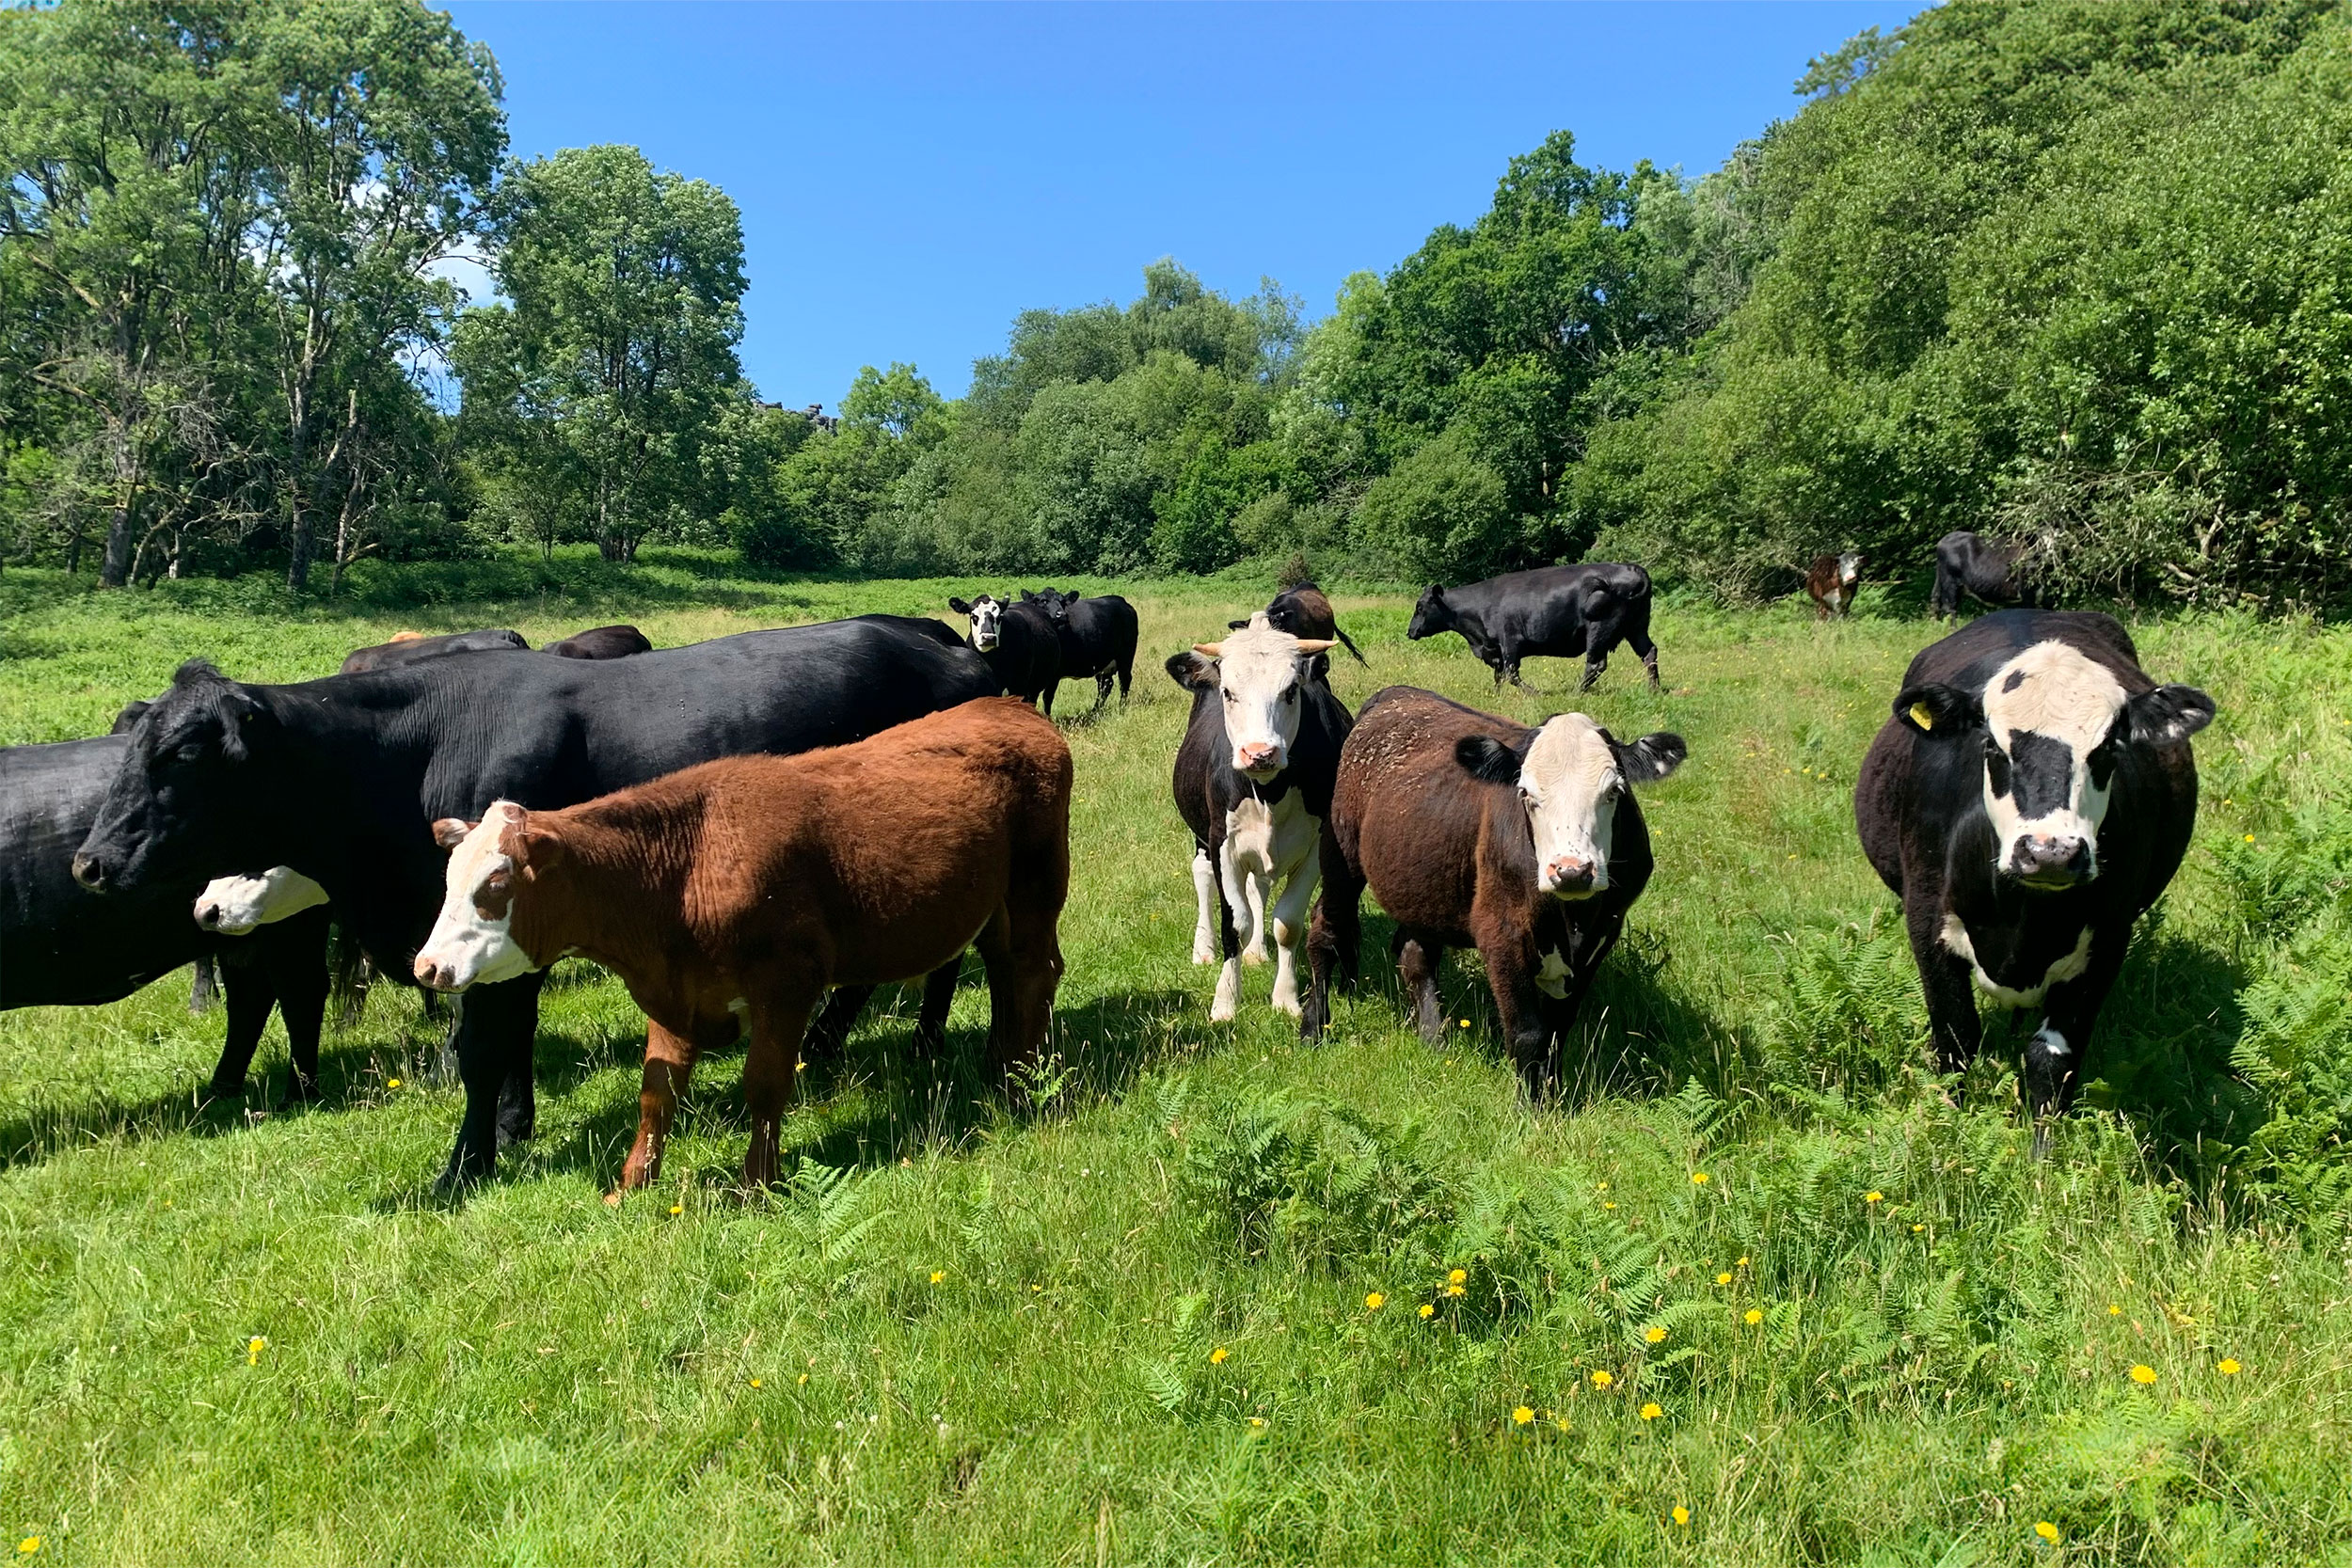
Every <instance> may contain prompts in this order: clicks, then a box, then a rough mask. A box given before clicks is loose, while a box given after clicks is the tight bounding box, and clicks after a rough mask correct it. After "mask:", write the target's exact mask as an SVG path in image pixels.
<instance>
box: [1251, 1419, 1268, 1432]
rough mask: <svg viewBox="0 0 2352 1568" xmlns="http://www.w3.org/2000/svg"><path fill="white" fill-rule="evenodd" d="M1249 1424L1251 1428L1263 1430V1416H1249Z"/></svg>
mask: <svg viewBox="0 0 2352 1568" xmlns="http://www.w3.org/2000/svg"><path fill="white" fill-rule="evenodd" d="M1249 1425H1250V1426H1251V1428H1252V1429H1255V1430H1263V1428H1264V1426H1265V1418H1264V1417H1263V1416H1252V1417H1250V1418H1249Z"/></svg>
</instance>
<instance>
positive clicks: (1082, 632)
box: [1021, 588, 1142, 717]
mask: <svg viewBox="0 0 2352 1568" xmlns="http://www.w3.org/2000/svg"><path fill="white" fill-rule="evenodd" d="M1021 597H1022V599H1023V600H1024V601H1034V602H1035V603H1037V604H1040V605H1042V606H1044V607H1045V610H1046V613H1048V614H1049V615H1051V616H1052V617H1053V618H1054V626H1055V629H1056V630H1057V632H1059V633H1060V635H1061V679H1063V680H1066V681H1082V680H1084V679H1086V678H1087V677H1088V676H1089V675H1092V676H1093V677H1094V706H1093V707H1092V709H1090V710H1089V717H1090V716H1091V715H1092V714H1095V713H1100V712H1102V711H1103V705H1104V703H1107V702H1109V701H1110V700H1111V679H1112V677H1113V676H1117V677H1118V680H1119V700H1120V703H1121V704H1122V705H1123V704H1124V703H1125V702H1126V701H1127V688H1128V686H1129V684H1130V683H1132V682H1133V681H1134V679H1135V673H1136V642H1137V641H1138V640H1139V639H1140V638H1141V635H1142V633H1141V629H1140V627H1141V623H1140V622H1138V621H1137V620H1136V607H1135V606H1134V605H1131V604H1129V603H1128V602H1127V601H1126V600H1124V599H1122V598H1120V596H1119V595H1118V594H1096V595H1095V596H1094V597H1093V598H1090V599H1082V598H1080V597H1079V596H1078V595H1077V594H1073V593H1056V592H1055V591H1054V590H1053V589H1051V588H1048V589H1046V590H1045V592H1043V593H1042V594H1031V593H1030V592H1028V591H1027V590H1026V589H1024V590H1022V594H1021ZM1045 711H1046V712H1048V713H1051V712H1053V711H1054V704H1053V698H1052V694H1051V693H1050V692H1049V693H1048V694H1047V698H1046V703H1045Z"/></svg>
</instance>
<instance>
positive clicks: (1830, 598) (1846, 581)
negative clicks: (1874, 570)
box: [1804, 550, 1862, 621]
mask: <svg viewBox="0 0 2352 1568" xmlns="http://www.w3.org/2000/svg"><path fill="white" fill-rule="evenodd" d="M1861 581H1862V555H1861V552H1860V551H1858V550H1848V551H1847V552H1846V553H1845V554H1843V555H1817V556H1815V557H1814V558H1813V567H1812V569H1811V570H1810V571H1808V572H1806V573H1805V575H1804V591H1805V592H1806V593H1807V594H1811V595H1812V597H1813V617H1814V619H1815V620H1817V621H1826V620H1829V619H1830V618H1831V617H1832V616H1836V615H1851V614H1852V613H1853V595H1854V589H1855V588H1856V587H1858V586H1859V585H1860V583H1861Z"/></svg>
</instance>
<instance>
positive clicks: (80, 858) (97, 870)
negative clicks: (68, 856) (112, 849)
mask: <svg viewBox="0 0 2352 1568" xmlns="http://www.w3.org/2000/svg"><path fill="white" fill-rule="evenodd" d="M73 879H74V880H75V881H77V882H79V883H81V884H82V885H83V886H84V887H86V888H87V889H89V890H90V891H91V892H92V893H103V892H105V891H106V863H105V862H104V861H102V860H100V859H99V858H98V857H97V856H96V855H88V854H83V855H76V856H74V857H73Z"/></svg>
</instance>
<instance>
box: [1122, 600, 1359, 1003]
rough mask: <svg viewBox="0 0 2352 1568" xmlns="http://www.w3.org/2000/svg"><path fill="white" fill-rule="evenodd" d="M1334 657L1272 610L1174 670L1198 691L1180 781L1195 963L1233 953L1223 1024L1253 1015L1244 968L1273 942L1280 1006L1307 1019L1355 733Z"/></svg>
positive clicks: (1179, 758)
mask: <svg viewBox="0 0 2352 1568" xmlns="http://www.w3.org/2000/svg"><path fill="white" fill-rule="evenodd" d="M1330 647H1331V643H1330V642H1329V641H1327V640H1326V639H1323V638H1307V639H1300V638H1296V637H1293V636H1292V635H1291V634H1290V633H1288V632H1285V631H1277V630H1276V629H1275V628H1274V627H1273V626H1270V625H1268V624H1267V621H1266V617H1265V612H1264V611H1263V610H1261V611H1259V612H1258V613H1257V614H1255V615H1253V616H1251V617H1250V618H1249V625H1248V626H1247V627H1246V628H1244V629H1243V630H1241V631H1237V632H1234V633H1232V635H1230V636H1228V637H1227V638H1226V639H1225V640H1224V641H1222V642H1202V643H1199V644H1196V645H1195V646H1194V647H1193V649H1192V650H1191V651H1190V652H1189V653H1181V654H1177V655H1176V656H1174V657H1171V658H1170V659H1169V660H1168V675H1169V677H1170V678H1172V679H1173V680H1174V681H1175V682H1176V684H1177V685H1178V686H1181V687H1183V688H1184V689H1185V690H1187V691H1190V692H1191V693H1192V717H1191V719H1190V720H1189V721H1187V723H1186V724H1185V727H1184V744H1183V745H1182V746H1180V747H1179V748H1177V752H1176V770H1175V776H1174V780H1173V784H1174V788H1175V792H1176V809H1177V810H1178V811H1179V812H1180V813H1182V814H1183V816H1184V825H1185V826H1186V827H1189V828H1190V829H1191V830H1192V840H1193V856H1192V886H1193V894H1194V896H1195V898H1196V900H1197V902H1198V907H1199V918H1198V920H1197V921H1196V923H1195V924H1194V927H1193V934H1192V961H1193V962H1194V963H1197V964H1205V963H1214V962H1216V958H1217V948H1216V942H1218V940H1219V938H1220V936H1221V939H1222V942H1223V949H1224V958H1225V966H1224V968H1223V970H1222V971H1221V972H1219V974H1218V975H1217V982H1216V998H1215V1000H1214V1001H1212V1002H1211V1003H1210V1005H1209V1017H1210V1019H1211V1020H1212V1021H1214V1022H1220V1023H1221V1022H1225V1021H1226V1020H1228V1019H1230V1018H1232V1016H1233V1015H1234V1013H1235V1012H1237V1011H1238V1010H1239V1009H1240V1007H1241V968H1242V965H1243V964H1245V963H1248V964H1258V963H1263V962H1264V961H1265V942H1266V938H1267V936H1268V935H1269V934H1271V935H1272V937H1273V939H1274V946H1275V950H1276V955H1277V956H1276V958H1275V966H1274V1006H1276V1007H1277V1008H1279V1010H1281V1011H1283V1012H1286V1013H1289V1014H1290V1015H1291V1016H1293V1017H1294V1018H1295V1017H1296V1016H1297V1015H1298V1007H1299V1003H1298V944H1299V942H1300V941H1301V939H1303V938H1304V937H1305V936H1306V934H1307V909H1308V906H1309V904H1310V903H1311V901H1312V900H1313V898H1314V895H1315V878H1316V876H1317V870H1316V845H1317V843H1318V842H1319V841H1320V839H1321V837H1322V833H1323V821H1324V818H1325V817H1326V816H1329V815H1330V810H1331V781H1332V778H1333V776H1334V775H1335V774H1336V773H1337V771H1338V769H1339V762H1340V745H1341V743H1342V742H1343V741H1344V740H1345V739H1346V738H1347V731H1348V726H1349V724H1350V723H1352V722H1353V721H1352V720H1351V719H1350V718H1349V717H1348V712H1347V708H1346V706H1345V705H1343V704H1342V703H1341V701H1340V700H1339V698H1337V697H1336V696H1334V695H1332V692H1331V684H1330V677H1331V659H1330ZM1278 882H1279V883H1280V884H1282V891H1281V893H1280V894H1279V895H1277V894H1276V893H1275V891H1274V888H1275V884H1276V883H1278ZM1212 916H1214V917H1215V922H1216V923H1215V924H1214V925H1213V924H1211V921H1212Z"/></svg>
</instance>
